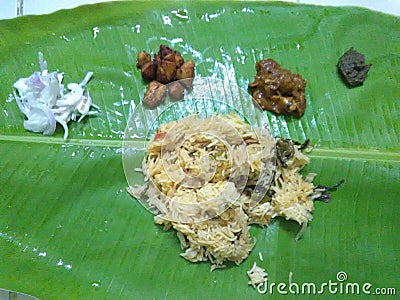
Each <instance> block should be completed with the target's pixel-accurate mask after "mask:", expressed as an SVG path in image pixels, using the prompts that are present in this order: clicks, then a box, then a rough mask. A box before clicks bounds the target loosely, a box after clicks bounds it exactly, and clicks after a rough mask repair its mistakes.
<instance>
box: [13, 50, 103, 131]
mask: <svg viewBox="0 0 400 300" xmlns="http://www.w3.org/2000/svg"><path fill="white" fill-rule="evenodd" d="M39 65H40V72H38V71H36V72H34V73H33V74H32V75H31V76H29V77H27V78H20V79H18V80H17V81H16V82H15V83H14V88H15V89H16V90H17V91H18V93H15V92H14V97H15V100H16V102H17V105H18V107H19V109H20V110H21V112H22V113H23V114H24V115H25V116H26V118H27V120H25V121H24V128H25V129H26V130H29V131H33V132H41V133H43V134H44V135H52V134H53V133H54V131H55V130H56V123H60V124H61V125H62V127H63V128H64V139H67V138H68V125H67V124H68V122H69V121H71V120H72V121H77V122H80V121H81V120H82V119H83V118H84V117H85V116H87V115H93V114H97V113H98V110H99V107H98V106H97V105H95V104H93V101H92V98H91V97H90V95H89V91H87V90H85V86H86V84H87V83H88V81H89V80H90V79H91V77H92V75H93V72H88V73H87V74H86V76H85V78H84V79H83V80H82V81H81V83H79V84H77V83H69V84H68V85H67V88H68V92H67V93H65V89H64V85H63V84H62V80H63V77H64V73H59V72H49V71H48V69H47V62H46V61H44V60H43V54H42V53H41V52H39ZM91 107H93V108H95V109H96V110H97V111H92V110H90V108H91Z"/></svg>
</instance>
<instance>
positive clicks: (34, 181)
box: [0, 1, 400, 299]
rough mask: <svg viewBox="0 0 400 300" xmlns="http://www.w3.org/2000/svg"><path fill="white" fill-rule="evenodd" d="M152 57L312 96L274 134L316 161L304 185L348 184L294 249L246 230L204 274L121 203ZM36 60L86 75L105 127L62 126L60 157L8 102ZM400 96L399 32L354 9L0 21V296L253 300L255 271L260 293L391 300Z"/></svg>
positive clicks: (284, 236)
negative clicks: (166, 56) (295, 79)
mask: <svg viewBox="0 0 400 300" xmlns="http://www.w3.org/2000/svg"><path fill="white" fill-rule="evenodd" d="M95 32H96V36H95V35H94V33H95ZM160 44H166V45H168V46H170V47H173V48H174V49H176V50H179V51H180V52H181V53H182V55H183V56H184V58H185V59H193V60H194V61H195V63H196V76H205V77H215V78H220V79H227V80H230V81H232V82H236V83H237V84H238V85H239V86H240V87H241V88H243V89H245V90H247V85H248V83H249V82H252V81H253V78H254V75H255V63H256V62H257V61H258V60H260V59H267V58H273V59H275V60H276V61H278V62H279V63H280V64H281V65H282V67H284V68H286V69H289V70H291V71H292V72H295V73H299V74H301V75H302V76H303V77H304V78H305V79H306V80H307V88H306V97H307V109H306V112H305V115H304V116H303V117H302V118H300V119H296V118H290V117H284V116H276V115H273V114H272V113H269V112H265V114H266V115H267V118H268V120H269V121H270V124H271V131H272V133H273V135H274V136H281V137H285V138H292V139H295V140H298V141H304V140H306V139H307V138H308V139H310V141H311V144H314V145H317V147H316V148H315V149H314V150H313V151H312V152H311V154H310V157H311V161H310V164H309V165H308V166H307V168H306V170H304V173H305V174H306V173H307V172H315V173H317V174H318V176H317V178H316V180H315V182H316V184H322V185H332V184H335V183H336V182H338V181H339V180H341V179H344V180H345V183H344V184H343V185H342V186H341V187H340V189H338V191H336V192H334V194H333V200H332V201H331V202H330V203H328V204H325V203H320V202H318V203H316V205H315V206H316V208H315V211H314V213H313V216H314V218H313V221H312V222H311V223H310V225H309V226H308V228H307V230H306V231H305V233H304V235H303V238H302V239H301V240H299V241H295V239H294V238H295V236H296V234H297V232H298V230H299V226H298V224H297V223H294V222H290V221H286V220H283V219H277V220H275V221H274V222H273V223H272V224H271V225H270V226H269V227H267V228H259V227H257V226H253V227H252V229H251V233H252V235H253V236H254V237H255V238H256V239H257V243H256V246H255V248H254V250H253V252H252V253H251V254H250V256H249V257H248V258H247V260H245V261H244V262H243V263H242V264H241V265H239V266H235V265H233V266H230V267H229V268H226V269H222V270H216V271H213V272H210V264H209V263H197V264H193V263H189V262H187V261H185V260H184V259H183V258H181V257H180V256H179V253H181V251H182V250H181V248H180V244H179V241H178V239H177V237H176V234H175V233H174V232H173V231H172V230H171V231H164V230H163V228H162V227H160V226H158V225H156V224H154V222H153V216H152V215H151V214H150V213H149V212H148V211H147V210H145V209H144V208H143V207H142V206H141V204H140V203H139V202H137V201H136V200H135V199H133V198H132V197H131V196H130V195H129V194H128V193H127V192H126V191H125V188H126V186H127V182H126V179H125V176H124V171H123V167H122V159H121V155H122V139H123V133H124V130H125V126H126V123H127V120H128V118H129V115H130V113H132V110H133V108H134V107H135V105H137V104H139V103H140V101H141V98H142V97H143V94H144V92H145V89H146V83H145V82H144V81H143V80H142V79H141V74H140V71H139V70H138V69H136V67H135V64H136V58H137V54H138V52H139V51H142V50H146V51H148V52H154V51H157V50H158V47H159V45H160ZM351 47H354V48H355V49H356V50H357V51H359V52H361V53H363V54H365V56H366V61H367V63H370V64H372V67H371V69H370V71H369V74H368V77H367V80H366V81H365V83H364V85H363V86H360V87H357V88H349V87H347V86H346V85H345V84H344V83H343V81H342V80H341V78H340V76H339V74H338V72H337V67H336V65H337V61H338V59H339V57H340V56H341V55H342V54H343V53H344V52H345V51H346V50H348V49H349V48H351ZM39 51H41V52H42V53H43V55H44V58H45V60H46V61H47V64H48V67H49V70H50V71H52V70H60V71H63V72H65V78H64V82H80V81H81V80H82V78H83V76H84V75H85V74H86V72H88V71H93V72H94V76H93V79H92V80H91V81H90V83H89V84H88V89H89V90H90V94H91V97H92V98H93V101H94V103H95V104H97V105H98V106H99V107H100V108H101V111H102V112H101V113H100V114H99V115H97V116H90V117H86V118H85V119H84V120H83V121H82V122H80V123H77V122H71V123H69V129H70V132H69V139H68V140H66V141H64V140H63V130H62V127H61V126H59V127H57V129H56V132H55V134H54V135H53V136H44V135H42V134H41V133H33V132H28V131H26V130H25V129H24V127H23V121H24V115H23V114H22V113H21V112H20V111H19V109H18V107H17V104H16V102H15V101H14V100H13V92H14V89H13V83H14V82H15V81H16V80H17V79H18V78H20V77H28V76H29V75H30V74H32V73H33V72H34V71H37V70H39V66H38V62H37V60H38V59H37V57H38V52H39ZM399 82H400V19H399V18H398V17H395V16H389V15H385V14H381V13H377V12H373V11H369V10H366V9H361V8H354V7H346V8H338V7H335V8H334V7H320V6H308V5H289V4H283V3H279V2H276V3H275V2H229V1H213V2H196V3H193V2H180V1H160V2H158V1H145V2H137V1H129V2H113V3H103V4H98V5H90V6H83V7H79V8H76V9H73V10H63V11H59V12H56V13H53V14H50V15H42V16H24V17H21V18H17V19H12V20H4V21H0V106H1V112H0V169H1V174H0V189H1V192H0V288H4V289H10V290H15V291H20V292H24V293H27V294H31V295H34V296H36V297H38V298H42V299H79V298H81V299H84V298H96V299H119V298H120V299H141V298H142V299H164V298H168V299H176V298H188V299H193V298H195V299H225V298H226V299H233V298H252V299H256V298H257V297H260V298H261V297H262V295H260V294H259V293H258V292H257V291H256V290H255V289H253V288H252V287H251V286H250V285H248V277H247V274H246V272H247V271H248V270H249V269H250V268H251V267H252V265H253V263H254V262H257V265H258V266H260V267H263V268H265V270H266V272H267V273H268V280H269V282H274V283H280V282H283V283H286V284H289V280H290V281H291V282H296V283H298V284H299V285H300V286H301V284H302V283H314V284H315V285H316V286H317V289H319V288H320V287H321V285H323V284H324V283H328V282H329V281H332V282H336V283H337V284H338V287H339V283H342V285H343V284H345V283H358V284H359V285H360V287H361V286H362V285H363V284H364V283H370V284H371V285H372V287H371V288H370V289H369V291H370V292H371V294H372V293H377V290H376V288H391V287H393V288H395V290H394V291H395V292H397V294H399V293H400V290H399V289H400V282H399V275H400V232H399V229H400V225H399V224H400V222H399V218H398V213H399V210H400V196H399V195H400V154H399V153H400V143H399V137H400V85H399ZM259 253H262V257H263V260H262V261H261V260H260V257H259ZM339 275H345V276H346V277H347V279H346V278H343V277H339ZM289 277H290V279H289ZM286 291H287V292H288V293H289V294H290V291H289V290H288V289H287V288H286ZM386 291H389V292H393V291H392V290H389V289H387V290H386ZM306 292H307V291H305V293H304V294H303V296H304V297H306V298H307V293H306ZM269 294H270V293H266V295H269ZM315 294H318V293H315ZM341 294H342V295H343V296H344V294H345V291H344V290H342V292H340V290H337V291H336V292H335V293H333V292H332V293H329V291H328V289H327V288H326V289H325V290H324V291H323V292H322V293H320V294H318V297H320V298H329V297H332V298H336V297H338V296H340V295H341ZM363 295H366V294H365V293H363V291H362V290H360V295H359V296H363ZM273 296H276V297H278V296H280V294H279V293H278V291H277V290H276V289H274V290H273ZM388 298H389V297H388Z"/></svg>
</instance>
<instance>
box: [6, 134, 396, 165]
mask: <svg viewBox="0 0 400 300" xmlns="http://www.w3.org/2000/svg"><path fill="white" fill-rule="evenodd" d="M2 141H4V142H22V143H36V144H47V145H74V146H92V147H109V148H122V147H123V141H122V140H106V139H68V140H64V139H63V138H57V137H46V136H40V137H34V136H14V135H0V142H2ZM129 143H130V144H131V145H132V146H135V144H137V147H138V148H141V147H143V140H137V141H129ZM308 156H310V157H314V158H327V159H340V160H358V161H360V160H362V161H386V162H397V163H400V152H399V151H395V150H393V151H389V150H382V149H376V148H363V149H352V148H340V147H338V148H328V147H324V146H317V147H315V148H314V149H313V150H312V152H310V153H308Z"/></svg>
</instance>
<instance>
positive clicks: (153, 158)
mask: <svg viewBox="0 0 400 300" xmlns="http://www.w3.org/2000/svg"><path fill="white" fill-rule="evenodd" d="M224 123H225V124H229V126H231V127H233V128H234V130H229V128H224V125H223V124H224ZM260 130H261V135H259V136H257V135H255V134H254V131H253V129H252V128H251V127H250V126H249V125H248V124H247V123H245V122H243V121H242V120H241V119H240V118H239V117H238V116H237V115H235V114H230V115H227V116H222V115H218V116H212V117H210V118H207V119H200V118H198V117H197V116H191V117H189V118H187V119H183V120H180V121H174V122H171V123H168V124H163V125H161V126H160V127H159V128H158V129H157V131H156V133H155V135H154V137H153V138H152V140H151V141H150V142H149V143H148V145H147V153H146V156H145V158H144V161H143V168H142V170H143V173H144V176H145V179H144V180H145V182H144V185H141V186H135V187H132V186H130V187H128V191H129V192H130V193H131V195H132V196H134V197H135V198H137V199H143V198H142V197H144V198H145V199H146V201H147V203H148V204H149V206H150V207H151V208H152V209H153V211H156V216H155V217H154V221H155V223H157V224H160V225H164V228H165V229H170V228H173V229H175V230H176V231H177V235H178V239H179V241H180V243H181V247H182V249H184V252H183V253H182V254H181V256H182V257H183V258H185V259H186V260H188V261H190V262H200V261H210V262H211V264H212V267H211V270H214V269H216V268H221V267H224V266H225V264H224V263H225V262H229V261H231V262H234V263H236V264H240V263H241V262H243V260H245V259H246V258H247V257H248V256H249V254H250V252H251V251H252V249H253V248H254V245H255V243H256V240H255V238H253V237H252V236H251V234H250V231H249V229H250V225H252V224H257V225H259V226H267V225H269V224H270V223H271V221H272V219H273V218H275V217H284V218H285V219H287V220H294V221H296V222H297V223H299V224H300V225H302V226H303V230H304V229H305V228H306V227H305V226H306V225H307V223H308V222H310V221H311V219H312V211H313V209H314V201H315V200H318V199H319V198H321V197H325V196H326V194H325V192H326V191H328V190H329V189H325V190H324V189H318V187H315V186H314V185H313V183H312V181H313V179H314V177H315V174H310V175H309V176H306V177H305V179H304V178H303V176H302V175H301V174H300V171H301V170H302V169H303V167H304V166H305V165H307V164H308V162H309V159H308V157H307V156H306V155H304V154H303V152H302V151H301V150H302V145H300V144H296V143H294V142H292V141H290V140H284V141H283V142H282V139H279V138H273V137H271V136H269V133H267V134H266V133H265V132H264V133H263V129H260ZM204 131H206V132H207V131H208V132H210V131H212V132H213V134H211V135H207V134H204V133H203V132H204ZM233 131H236V132H237V133H238V135H239V136H240V138H238V136H235V135H234V134H233V133H232V132H233ZM218 137H222V139H223V140H224V142H221V141H220V140H219V138H218ZM258 137H261V138H260V139H258ZM261 140H263V141H262V142H261ZM261 144H263V145H264V144H265V145H267V146H261ZM264 148H266V149H268V150H267V151H264V150H263V149H264ZM275 148H276V152H275V151H272V149H275ZM230 155H231V156H232V158H233V159H231V160H230V159H229V156H230ZM210 157H211V158H212V159H211V158H210ZM182 170H183V171H182ZM204 170H207V171H208V173H210V174H212V176H209V177H207V174H208V173H207V172H203V171H204ZM243 170H248V176H247V177H245V179H244V183H243V180H241V178H243V174H244V173H245V172H244V171H243ZM185 174H189V175H190V176H188V177H185ZM262 177H265V178H263V180H262V181H261V185H258V183H259V179H260V178H262ZM232 178H233V179H232ZM269 182H271V184H269ZM188 183H189V184H188ZM335 187H336V186H335ZM263 188H265V192H264V193H263V194H261V195H262V197H261V198H260V199H257V198H254V197H253V196H254V194H256V193H257V191H259V190H262V189H263ZM210 199H211V200H210ZM195 204H198V206H196V205H195ZM221 206H222V207H223V209H221ZM302 232H303V231H302V230H301V231H300V233H302ZM255 268H256V266H253V271H255ZM253 271H252V272H251V273H252V274H253V273H254V272H253ZM254 274H257V272H255V273H254ZM261 275H262V276H261V277H263V278H264V277H265V276H264V275H266V274H264V275H263V274H261ZM249 276H250V274H249ZM260 280H261V279H260ZM258 281H259V280H258V279H254V280H253V283H252V284H256V282H258Z"/></svg>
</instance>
